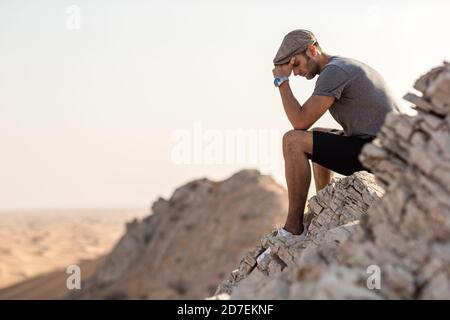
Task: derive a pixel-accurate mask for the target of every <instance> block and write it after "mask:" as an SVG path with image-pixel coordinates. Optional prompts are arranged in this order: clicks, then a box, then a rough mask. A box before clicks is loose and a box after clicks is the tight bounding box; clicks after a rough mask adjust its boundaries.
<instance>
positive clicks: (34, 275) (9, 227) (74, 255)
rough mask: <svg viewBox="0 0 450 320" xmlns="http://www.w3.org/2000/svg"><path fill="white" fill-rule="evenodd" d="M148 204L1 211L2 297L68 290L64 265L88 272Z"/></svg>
mask: <svg viewBox="0 0 450 320" xmlns="http://www.w3.org/2000/svg"><path fill="white" fill-rule="evenodd" d="M145 215H148V210H147V209H113V210H108V209H101V210H100V209H95V210H59V211H58V210H56V211H33V212H1V213H0V239H1V240H2V241H1V242H0V299H54V298H61V297H62V296H63V295H64V294H65V293H66V292H67V289H66V287H65V282H66V278H67V277H68V275H67V274H66V273H65V271H66V268H67V266H69V265H71V264H77V265H80V267H81V277H82V279H84V278H86V277H88V276H89V275H90V274H91V273H92V272H93V271H94V270H95V268H96V267H97V266H98V264H99V263H100V261H101V259H102V257H103V255H105V254H106V253H108V252H109V251H110V250H111V249H112V247H113V246H114V245H115V243H116V242H117V241H118V240H119V239H120V237H121V236H122V235H123V233H124V232H125V224H126V222H129V221H131V220H133V219H134V218H142V217H143V216H145Z"/></svg>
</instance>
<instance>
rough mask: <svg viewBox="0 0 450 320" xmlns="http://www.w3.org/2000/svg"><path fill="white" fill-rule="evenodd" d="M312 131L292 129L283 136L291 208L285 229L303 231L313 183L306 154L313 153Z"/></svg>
mask: <svg viewBox="0 0 450 320" xmlns="http://www.w3.org/2000/svg"><path fill="white" fill-rule="evenodd" d="M312 143H313V141H312V132H310V131H303V130H291V131H289V132H287V133H286V134H285V135H284V137H283V156H284V161H285V175H286V182H287V187H288V197H289V209H288V216H287V219H286V223H285V225H284V229H285V230H287V231H289V232H291V233H292V234H296V235H298V234H301V233H302V232H303V214H304V210H305V204H306V200H307V197H308V190H309V186H310V184H311V168H310V166H309V160H308V158H307V156H306V154H311V153H312Z"/></svg>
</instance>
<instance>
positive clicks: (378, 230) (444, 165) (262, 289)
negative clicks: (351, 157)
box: [212, 63, 450, 299]
mask: <svg viewBox="0 0 450 320" xmlns="http://www.w3.org/2000/svg"><path fill="white" fill-rule="evenodd" d="M414 88H415V89H417V90H418V91H420V92H421V95H416V94H413V93H409V94H407V95H406V96H405V99H407V100H408V101H411V102H412V103H414V104H415V105H416V106H415V109H416V110H417V115H416V116H408V115H403V114H394V113H393V114H390V115H388V116H387V118H386V121H385V124H384V126H383V128H382V130H381V132H380V133H379V135H378V137H377V139H375V140H374V142H373V143H372V144H369V145H366V147H365V148H364V149H363V152H362V154H361V156H360V159H361V161H362V162H363V163H364V164H365V165H366V166H367V167H369V168H370V169H371V171H372V172H373V173H374V174H375V176H376V181H377V182H378V185H379V186H377V184H376V183H375V181H374V179H373V176H371V175H370V174H367V173H364V172H359V173H356V174H354V175H353V176H350V177H347V178H343V179H342V180H339V181H334V182H333V184H332V185H329V186H328V187H326V188H325V189H324V190H323V191H321V192H319V193H318V194H317V196H315V197H313V198H312V199H311V200H310V201H309V210H308V219H309V220H310V221H311V222H310V223H311V225H310V229H309V231H308V234H307V237H306V239H304V240H297V239H296V238H295V237H286V238H282V239H279V238H276V237H274V234H270V235H268V236H266V237H264V238H263V239H262V241H261V244H260V245H258V246H256V248H255V249H254V250H252V251H250V252H249V253H248V254H247V255H245V256H244V258H243V259H242V261H241V263H240V266H239V268H238V269H236V270H234V271H233V272H232V273H231V275H230V277H229V279H227V280H225V281H224V282H222V284H221V285H220V286H219V288H218V290H217V291H216V295H215V296H214V297H212V298H215V299H221V298H230V297H231V298H232V299H349V298H350V299H361V298H363V299H434V298H443V299H450V65H449V64H446V63H444V65H442V66H440V67H438V68H435V69H433V70H431V71H430V72H428V73H427V74H425V75H424V76H422V77H420V78H419V79H418V80H417V81H416V83H415V85H414ZM380 187H382V188H383V189H384V190H385V191H384V192H383V189H381V188H380ZM379 197H381V198H380V199H378V198H379ZM269 246H270V247H271V248H272V254H271V255H270V256H267V258H266V259H264V260H263V261H261V262H260V263H257V262H256V258H257V257H258V255H259V254H260V253H261V252H262V251H263V250H264V249H265V248H267V247H269ZM375 273H377V274H378V275H379V283H377V281H375V285H373V284H374V283H372V282H371V281H372V280H373V279H374V278H371V277H370V276H371V275H375ZM369 288H371V289H369Z"/></svg>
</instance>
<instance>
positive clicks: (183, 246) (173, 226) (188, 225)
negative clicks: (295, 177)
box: [67, 170, 287, 299]
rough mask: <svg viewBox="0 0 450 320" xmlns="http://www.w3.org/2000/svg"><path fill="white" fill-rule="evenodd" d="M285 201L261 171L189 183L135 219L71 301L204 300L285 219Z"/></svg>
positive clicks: (279, 191)
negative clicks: (131, 299)
mask: <svg viewBox="0 0 450 320" xmlns="http://www.w3.org/2000/svg"><path fill="white" fill-rule="evenodd" d="M286 206H287V195H286V190H285V189H284V188H283V187H281V186H280V185H278V184H277V183H276V182H275V181H274V180H273V179H272V178H271V177H269V176H264V175H261V174H259V172H257V171H255V170H244V171H241V172H238V173H236V174H235V175H233V176H232V177H230V178H229V179H227V180H225V181H222V182H214V181H210V180H208V179H200V180H195V181H193V182H190V183H188V184H186V185H184V186H182V187H180V188H178V189H177V190H176V191H175V192H174V193H173V195H172V197H171V198H170V199H169V200H164V199H159V200H158V201H156V202H155V203H154V204H153V207H152V210H153V214H152V215H150V216H148V217H147V218H145V219H144V220H142V221H134V222H132V223H130V224H128V225H127V231H126V234H125V235H124V236H123V238H122V239H121V240H120V241H119V242H118V244H117V245H116V246H115V248H114V249H113V251H112V252H111V253H110V254H109V255H108V256H107V257H106V259H105V261H104V263H103V265H102V266H101V267H100V268H99V269H98V270H97V272H96V274H95V275H94V276H93V277H92V278H91V279H89V280H88V282H86V283H82V290H80V291H79V292H78V293H75V294H73V295H70V296H68V297H67V298H72V299H74V298H77V299H88V298H95V299H127V298H133V299H181V298H183V299H203V298H204V297H205V296H210V295H212V294H213V293H214V291H215V289H216V287H217V283H218V282H219V281H220V280H221V279H223V278H224V277H225V275H226V273H227V272H228V271H229V270H230V269H231V268H232V267H233V266H235V265H236V264H237V263H238V262H239V259H240V257H241V256H242V255H243V254H244V253H245V252H246V251H248V250H249V249H250V248H252V247H253V246H255V245H256V244H257V243H258V241H259V238H260V235H261V234H263V233H265V232H267V230H270V229H271V228H272V227H273V226H274V225H276V224H281V223H282V222H283V220H284V217H285V214H286V212H287V208H286Z"/></svg>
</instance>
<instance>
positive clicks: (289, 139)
mask: <svg viewBox="0 0 450 320" xmlns="http://www.w3.org/2000/svg"><path fill="white" fill-rule="evenodd" d="M311 139H312V137H311V132H309V131H306V130H290V131H288V132H286V133H285V134H284V136H283V153H284V154H285V155H286V154H291V153H298V152H303V153H310V150H309V149H310V148H311V147H310V145H312V141H309V140H311Z"/></svg>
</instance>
